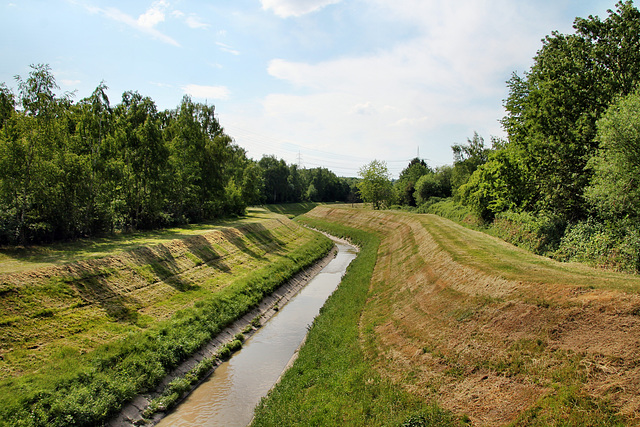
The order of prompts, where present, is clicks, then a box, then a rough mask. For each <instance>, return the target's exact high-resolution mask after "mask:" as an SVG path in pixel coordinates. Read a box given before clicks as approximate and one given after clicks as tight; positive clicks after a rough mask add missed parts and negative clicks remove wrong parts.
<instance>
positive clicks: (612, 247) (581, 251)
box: [554, 219, 640, 273]
mask: <svg viewBox="0 0 640 427" xmlns="http://www.w3.org/2000/svg"><path fill="white" fill-rule="evenodd" d="M554 257H555V258H557V259H559V260H563V261H578V262H584V263H587V264H591V265H595V266H598V267H606V268H611V269H614V270H618V271H627V272H635V273H637V272H640V227H639V226H638V225H636V224H632V223H629V222H628V221H617V222H615V223H611V224H608V225H606V224H603V223H599V222H596V221H594V220H592V219H590V220H588V221H582V222H579V223H576V224H573V225H571V226H569V227H568V228H567V231H566V233H565V235H564V237H563V238H562V240H561V242H560V245H559V248H558V249H557V251H556V252H555V253H554Z"/></svg>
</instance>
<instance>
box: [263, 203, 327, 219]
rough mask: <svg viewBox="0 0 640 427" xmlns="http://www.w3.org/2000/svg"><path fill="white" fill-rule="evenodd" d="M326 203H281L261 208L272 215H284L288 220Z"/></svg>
mask: <svg viewBox="0 0 640 427" xmlns="http://www.w3.org/2000/svg"><path fill="white" fill-rule="evenodd" d="M326 204H328V203H319V202H301V203H282V204H273V205H264V206H263V207H264V208H265V209H266V210H268V211H270V212H274V213H278V214H280V215H286V216H288V217H289V218H294V217H297V216H299V215H304V214H306V213H307V212H309V211H310V210H312V209H313V208H315V207H316V206H319V205H326Z"/></svg>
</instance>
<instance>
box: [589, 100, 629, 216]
mask: <svg viewBox="0 0 640 427" xmlns="http://www.w3.org/2000/svg"><path fill="white" fill-rule="evenodd" d="M598 141H599V142H600V149H599V150H598V153H597V155H596V156H594V157H593V158H592V159H591V161H590V162H589V167H590V168H591V169H592V170H593V171H594V175H593V179H592V181H591V185H590V186H589V187H588V188H587V191H586V197H587V199H588V200H589V202H590V203H591V204H592V206H593V207H594V208H595V209H596V211H597V212H598V213H599V214H600V215H601V216H602V217H603V218H605V219H622V218H625V217H631V218H632V219H637V218H640V182H639V180H640V90H637V91H636V92H634V93H632V94H631V95H628V96H626V97H623V98H621V99H620V100H619V101H617V102H615V103H614V104H612V105H611V107H610V108H609V109H608V110H607V112H606V114H604V116H603V117H602V119H600V121H598Z"/></svg>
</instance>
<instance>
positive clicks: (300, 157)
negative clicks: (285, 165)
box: [297, 151, 302, 169]
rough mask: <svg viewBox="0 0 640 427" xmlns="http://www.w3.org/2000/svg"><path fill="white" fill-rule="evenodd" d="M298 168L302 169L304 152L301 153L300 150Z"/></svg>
mask: <svg viewBox="0 0 640 427" xmlns="http://www.w3.org/2000/svg"><path fill="white" fill-rule="evenodd" d="M297 160H298V169H302V154H300V151H298V157H297Z"/></svg>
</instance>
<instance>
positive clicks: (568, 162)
mask: <svg viewBox="0 0 640 427" xmlns="http://www.w3.org/2000/svg"><path fill="white" fill-rule="evenodd" d="M573 28H574V30H575V31H574V33H572V34H561V33H559V32H553V33H552V34H551V35H549V36H546V37H545V38H544V40H543V41H542V47H541V49H540V50H539V51H538V52H537V54H536V56H535V57H534V60H533V65H532V66H531V68H530V70H529V71H527V72H526V73H524V75H518V74H516V73H514V74H513V75H512V76H511V78H510V79H509V80H508V82H507V86H508V89H509V95H508V97H507V99H506V100H505V101H504V106H505V109H506V116H505V117H504V118H503V119H502V121H501V123H502V125H503V127H504V129H505V131H506V133H507V138H506V140H500V139H495V138H493V139H492V141H491V146H490V147H488V146H486V145H485V142H484V139H483V138H482V137H481V136H479V135H478V134H477V133H476V134H474V135H473V137H472V138H470V139H468V140H467V143H466V144H456V145H453V147H452V149H453V157H454V162H453V166H452V167H445V168H441V169H440V170H438V171H434V170H430V169H429V168H428V167H427V165H426V164H423V163H422V161H421V160H419V159H415V160H414V161H412V163H411V164H409V166H408V167H407V168H406V169H405V170H404V171H403V172H402V174H401V176H400V179H399V180H398V181H397V182H396V183H395V184H394V185H393V188H391V187H389V186H387V187H388V188H387V192H386V195H387V196H386V199H385V200H387V203H386V204H387V205H390V204H393V203H397V204H400V205H404V206H414V205H416V204H417V205H422V206H423V207H424V206H428V205H431V204H433V203H434V202H438V200H440V199H439V198H441V197H447V196H448V195H449V196H452V197H453V200H455V202H456V203H458V204H460V205H463V206H465V207H466V208H467V209H469V210H470V211H471V212H473V213H474V214H475V215H476V216H477V217H478V218H480V220H481V221H482V222H483V223H484V224H485V225H486V226H491V227H494V228H496V229H502V231H503V234H504V235H505V236H507V235H510V236H514V235H515V236H517V238H516V240H518V239H520V240H523V241H524V240H527V239H528V240H529V242H530V243H531V241H533V240H536V243H535V244H531V245H530V246H532V248H533V249H534V250H536V251H537V252H540V253H545V254H548V255H552V256H554V257H557V258H561V259H568V260H579V261H583V260H587V261H591V262H593V263H596V264H601V265H607V266H611V267H615V268H621V269H625V270H635V271H640V223H639V220H640V178H639V177H640V88H639V83H640V12H639V11H638V9H637V8H636V7H635V6H634V5H633V2H632V1H624V2H623V1H621V2H618V3H617V4H616V10H609V11H608V16H607V17H606V18H605V19H600V18H599V17H594V16H589V17H588V18H576V19H575V21H574V25H573ZM370 166H371V165H367V166H366V167H365V168H364V169H365V170H364V171H361V174H360V175H361V176H362V177H363V179H364V178H365V176H366V172H368V171H369V169H370ZM391 190H393V191H391ZM434 198H435V199H434ZM423 210H425V208H423ZM425 211H426V210H425ZM527 234H528V236H527ZM516 243H519V242H516Z"/></svg>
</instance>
